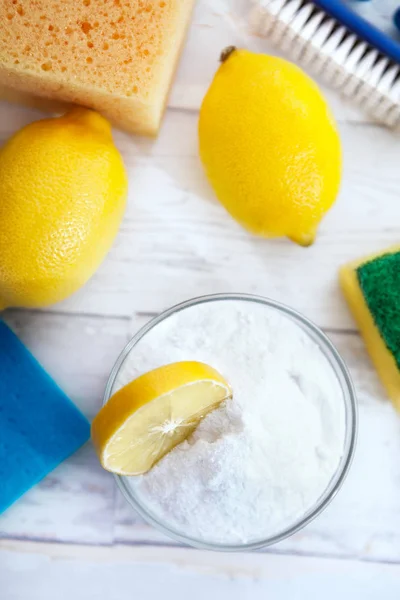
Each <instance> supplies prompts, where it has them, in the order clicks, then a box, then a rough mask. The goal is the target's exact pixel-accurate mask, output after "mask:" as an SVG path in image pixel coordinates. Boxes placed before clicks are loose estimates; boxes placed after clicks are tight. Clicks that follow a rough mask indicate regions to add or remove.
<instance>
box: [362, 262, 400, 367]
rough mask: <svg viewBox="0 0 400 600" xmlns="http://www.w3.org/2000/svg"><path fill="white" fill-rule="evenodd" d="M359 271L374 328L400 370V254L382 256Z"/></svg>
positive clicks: (365, 264)
mask: <svg viewBox="0 0 400 600" xmlns="http://www.w3.org/2000/svg"><path fill="white" fill-rule="evenodd" d="M356 271H357V277H358V281H359V284H360V287H361V290H362V293H363V296H364V299H365V302H366V303H367V305H368V308H369V310H370V312H371V315H372V318H373V320H374V322H375V325H376V327H377V328H378V329H379V331H380V334H381V336H382V338H383V340H384V342H385V344H386V346H387V347H388V349H389V350H390V352H391V354H392V355H393V358H394V359H395V361H396V364H397V366H398V368H399V369H400V252H395V253H394V254H383V255H382V256H380V257H379V258H375V259H374V260H371V261H369V262H366V263H364V264H363V265H360V266H359V267H358V269H357V270H356Z"/></svg>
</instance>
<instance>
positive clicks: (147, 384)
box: [92, 362, 232, 475]
mask: <svg viewBox="0 0 400 600" xmlns="http://www.w3.org/2000/svg"><path fill="white" fill-rule="evenodd" d="M231 396H232V390H231V388H230V386H229V384H228V383H227V382H226V381H225V379H224V378H223V377H222V375H220V374H219V373H218V371H216V370H215V369H213V368H212V367H210V366H208V365H206V364H204V363H200V362H177V363H173V364H170V365H165V366H163V367H160V368H158V369H155V370H154V371H150V372H149V373H146V374H145V375H142V376H141V377H138V379H135V380H134V381H132V382H131V383H129V384H128V385H126V386H125V387H123V388H122V389H120V390H119V391H118V392H116V394H114V395H113V396H112V397H111V398H110V400H109V401H108V402H107V404H105V405H104V406H103V408H102V409H101V410H100V412H99V413H98V415H97V416H96V417H95V419H94V421H93V423H92V440H93V443H94V446H95V448H96V451H97V454H98V456H99V458H100V462H101V464H102V466H103V467H104V468H105V469H107V471H112V472H113V473H119V474H120V475H140V474H142V473H146V471H148V470H149V469H151V467H152V466H153V465H154V464H155V463H156V462H157V461H159V460H160V459H161V458H162V457H163V456H164V455H165V454H167V452H169V451H170V450H172V448H174V447H175V446H176V445H177V444H180V443H181V442H183V441H184V440H185V439H186V438H187V437H188V436H189V435H190V434H191V433H192V432H193V431H194V430H195V429H196V427H197V426H198V425H199V423H200V421H201V420H202V418H203V417H205V416H206V415H207V414H208V413H209V412H210V411H211V410H213V409H214V408H217V407H218V406H219V404H221V402H223V401H224V400H226V399H228V398H230V397H231Z"/></svg>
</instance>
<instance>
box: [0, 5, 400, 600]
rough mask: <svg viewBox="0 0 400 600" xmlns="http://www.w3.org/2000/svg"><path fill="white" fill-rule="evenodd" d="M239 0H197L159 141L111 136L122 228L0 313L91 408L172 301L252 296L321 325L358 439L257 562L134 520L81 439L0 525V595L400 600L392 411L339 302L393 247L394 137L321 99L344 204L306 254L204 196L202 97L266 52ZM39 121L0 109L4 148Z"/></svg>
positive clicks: (396, 442)
mask: <svg viewBox="0 0 400 600" xmlns="http://www.w3.org/2000/svg"><path fill="white" fill-rule="evenodd" d="M245 14H246V2H243V1H240V0H232V1H229V0H218V1H212V0H208V1H207V0H199V1H198V3H197V8H196V12H195V15H194V19H193V24H192V27H191V30H190V33H189V39H188V42H187V45H186V48H185V51H184V54H183V58H182V61H181V65H180V69H179V72H178V75H177V78H176V82H175V85H174V87H173V90H172V94H171V98H170V102H169V106H168V109H167V112H166V117H165V121H164V125H163V128H162V131H161V133H160V136H159V138H158V139H157V140H155V141H151V140H147V139H140V138H133V137H131V136H129V135H127V134H124V133H121V132H117V131H116V132H115V140H116V143H117V145H118V147H119V148H120V150H121V152H122V154H123V157H124V160H125V162H126V165H127V167H128V170H129V179H130V192H129V202H128V209H127V212H126V215H125V219H124V222H123V224H122V227H121V230H120V232H119V235H118V238H117V240H116V242H115V244H114V247H113V249H112V251H111V252H110V254H109V256H108V258H107V259H106V261H105V263H104V264H103V265H102V267H101V268H100V269H99V271H98V272H97V273H96V275H95V276H94V277H93V279H92V280H91V281H90V282H89V283H88V284H87V285H86V286H85V287H84V288H83V289H82V290H81V291H80V292H78V293H77V294H76V295H75V296H74V297H72V298H71V299H69V300H68V301H66V302H64V303H62V304H59V305H57V306H54V307H52V308H51V309H49V310H46V311H22V310H12V311H7V312H6V314H5V315H4V318H5V320H6V321H7V322H8V323H9V324H10V325H11V326H12V327H13V328H14V329H15V331H16V332H17V333H18V335H19V336H20V338H21V339H22V340H23V341H24V343H25V344H26V345H27V346H28V347H29V348H30V349H31V350H32V352H33V353H34V354H35V356H37V358H38V359H39V360H40V361H41V363H42V364H43V366H44V367H45V368H46V369H47V370H48V371H49V373H50V374H51V375H52V376H53V377H54V378H55V379H56V381H57V382H58V383H59V384H60V385H61V387H63V389H64V390H65V391H66V392H67V393H68V394H69V395H70V396H71V398H72V399H73V400H74V401H75V402H76V404H77V405H78V406H79V407H80V408H81V409H82V410H83V412H84V413H85V414H86V415H87V416H88V417H89V418H92V417H93V415H94V414H95V413H96V411H97V410H98V409H99V407H100V405H101V402H102V395H103V392H104V387H105V383H106V380H107V377H108V374H109V372H110V370H111V368H112V366H113V363H114V362H115V360H116V358H117V356H118V354H119V352H120V351H121V350H122V348H123V347H124V345H125V344H126V342H127V341H128V339H129V337H130V336H131V335H132V334H133V333H134V332H135V331H137V330H138V329H139V328H140V327H141V326H142V325H144V324H145V323H146V322H147V321H148V320H149V319H150V318H151V317H152V316H154V315H156V314H158V313H159V312H160V311H161V310H163V309H165V308H167V307H169V306H171V305H172V304H174V303H176V302H178V301H181V300H185V299H188V298H190V297H193V296H197V295H202V294H208V293H214V292H248V293H256V294H261V295H264V296H269V297H271V298H274V299H275V300H280V301H282V302H284V303H287V304H290V305H292V306H293V307H294V308H296V309H298V310H300V311H301V312H303V313H305V314H306V315H307V316H308V317H309V318H310V319H312V320H313V321H315V322H316V323H317V324H318V325H320V326H321V327H322V328H323V329H324V330H325V331H326V332H327V333H328V335H329V336H330V337H331V339H332V341H333V342H334V344H335V345H336V346H337V348H338V350H339V352H340V353H341V355H342V356H343V358H344V359H345V361H346V362H347V364H348V366H349V369H350V371H351V374H352V376H353V379H354V383H355V386H356V390H357V394H358V400H359V409H360V426H359V441H358V448H357V453H356V457H355V461H354V465H353V467H352V469H351V472H350V475H349V477H348V479H347V480H346V482H345V485H344V486H343V489H342V490H341V492H340V493H339V494H338V496H337V498H336V499H335V500H334V502H333V503H332V504H331V506H330V507H329V508H328V509H327V510H326V511H325V512H324V513H323V514H322V515H321V516H320V517H319V518H318V519H316V520H315V521H314V522H313V523H312V524H310V525H309V526H308V527H307V528H305V529H304V530H303V531H301V532H299V533H298V534H297V535H295V536H293V537H292V538H290V539H288V540H286V541H285V542H282V543H281V544H279V545H277V546H274V547H272V548H268V549H266V550H264V551H263V552H260V553H257V554H250V553H249V554H244V555H224V554H218V555H215V554H211V553H205V552H198V551H194V550H190V549H187V548H182V547H179V546H178V545H177V544H176V543H175V542H173V541H171V540H169V539H167V538H166V537H164V536H163V535H161V534H160V533H158V532H157V531H156V530H154V529H153V528H152V527H150V526H148V525H146V524H145V523H144V522H143V521H142V520H141V518H140V517H139V516H137V515H136V514H135V513H134V512H133V511H132V510H131V509H130V507H129V506H128V505H127V504H126V503H125V501H124V499H123V498H122V496H121V495H120V493H119V492H118V490H117V489H116V486H115V483H114V480H113V477H112V476H111V475H110V474H108V473H106V472H105V471H103V470H102V469H101V468H100V466H99V465H98V462H97V459H96V457H95V455H94V452H93V449H92V447H91V446H90V444H88V445H87V446H86V447H84V448H82V449H81V450H80V451H79V452H78V453H76V454H75V455H74V456H73V457H72V458H71V459H70V460H68V461H66V462H65V463H64V464H62V465H61V466H60V467H59V468H58V469H56V470H55V471H54V472H53V473H52V474H51V475H49V476H48V477H47V478H46V479H45V480H44V481H43V482H42V483H41V484H40V485H38V486H36V487H35V488H34V489H33V490H31V491H30V492H29V493H28V494H26V495H25V497H24V498H23V499H21V500H20V501H19V502H18V503H16V504H15V505H14V506H13V507H12V508H11V509H10V510H8V511H7V513H6V514H4V515H3V516H1V517H0V538H1V539H0V599H1V600H25V599H28V598H29V599H30V600H36V599H37V600H39V599H40V600H50V599H53V598H56V599H57V600H67V599H68V600H69V599H71V598H75V599H76V600H81V599H85V600H87V599H89V600H91V599H92V598H93V599H96V600H103V599H104V600H105V599H107V600H108V599H112V600H114V599H115V600H119V599H121V600H124V599H125V598H134V597H135V598H140V599H141V600H142V599H143V600H147V599H155V598H158V597H159V596H160V595H161V594H163V595H164V596H165V595H166V596H167V597H168V598H169V597H171V598H172V597H173V598H174V599H177V598H178V599H179V598H186V597H187V596H188V595H190V597H191V598H192V599H193V600H196V599H197V598H199V599H200V598H203V597H205V596H206V595H210V594H211V597H218V595H219V597H223V598H229V599H232V600H236V599H243V598H254V599H258V598H260V599H261V598H265V597H267V596H266V595H267V594H269V597H271V598H274V599H275V598H277V599H301V600H302V599H303V598H304V599H305V598H317V597H323V598H325V599H327V600H330V599H331V598H332V599H333V598H335V599H336V598H337V597H340V598H344V599H347V598H348V599H350V598H351V599H352V600H353V599H358V598H360V599H361V598H362V599H363V600H366V599H375V598H385V600H392V598H393V599H395V598H396V599H398V598H399V597H400V418H399V416H398V415H397V414H396V413H395V411H394V410H393V408H392V407H391V405H390V403H389V402H388V401H387V399H386V398H385V394H384V392H383V390H382V388H381V386H380V384H379V381H378V380H377V377H376V374H375V371H374V370H373V368H372V366H371V364H370V361H369V359H368V356H367V354H366V352H365V349H364V346H363V343H362V341H361V339H360V337H359V335H358V333H357V331H356V329H355V326H354V323H353V321H352V319H351V317H350V315H349V313H348V310H347V308H346V305H345V303H344V301H343V298H342V297H341V294H340V291H339V288H338V283H337V270H338V267H339V266H340V265H341V264H343V263H344V262H346V261H348V260H351V259H353V258H355V257H357V256H361V255H362V254H364V253H368V252H371V251H374V250H378V249H380V248H384V247H385V246H389V245H391V244H394V243H397V242H398V241H399V234H398V223H399V222H400V202H399V200H398V194H399V192H398V190H399V189H400V169H399V157H400V153H399V137H396V136H395V135H393V134H392V133H390V132H389V131H387V130H385V129H383V128H381V127H379V126H378V125H376V124H374V123H371V122H369V121H368V119H366V118H365V116H364V115H362V114H361V113H358V112H357V110H356V109H354V108H353V107H351V106H349V105H347V104H345V103H343V102H342V101H341V99H340V98H338V97H337V96H336V94H332V93H331V92H329V91H328V92H327V95H328V97H329V99H330V101H331V105H332V107H333V110H334V113H335V116H336V118H337V120H338V122H339V127H340V131H341V135H342V140H343V146H344V177H343V184H342V190H341V193H340V197H339V200H338V202H337V204H336V205H335V207H334V208H333V209H332V211H331V212H330V213H329V215H328V217H327V218H326V219H325V220H324V222H323V224H322V226H321V229H320V232H319V236H318V241H317V243H316V244H315V246H313V247H312V248H309V249H306V250H305V249H302V248H299V247H297V246H295V245H293V244H290V243H288V242H286V241H285V240H276V241H265V240H259V239H256V238H254V237H251V236H250V235H248V234H247V233H246V232H244V231H243V230H242V229H241V228H240V227H239V226H238V225H237V224H236V223H235V222H233V221H232V220H231V218H230V217H229V216H228V215H227V214H226V213H225V211H224V210H223V208H222V207H221V206H220V205H219V204H218V203H217V202H216V200H215V198H214V196H213V193H212V191H211V190H210V188H209V186H208V184H207V182H206V180H205V177H204V174H203V171H202V169H201V166H200V164H199V159H198V153H197V119H198V109H199V106H200V103H201V99H202V97H203V95H204V93H205V90H206V89H207V86H208V84H209V82H210V79H211V77H212V75H213V72H214V71H215V68H216V66H217V60H218V54H219V52H220V50H221V48H223V47H224V46H226V45H228V44H232V43H235V44H237V45H240V46H247V47H249V48H252V49H254V50H259V51H261V50H262V51H268V49H269V47H268V43H267V41H266V40H263V39H261V38H258V37H257V36H254V35H253V34H252V33H251V31H250V30H249V27H248V24H247V22H246V19H245ZM40 117H41V114H40V113H38V112H35V111H30V110H27V109H24V108H21V107H18V106H12V105H6V104H2V105H1V106H0V140H5V139H6V138H7V137H8V136H9V135H10V134H12V133H13V132H14V131H15V130H17V129H18V128H19V127H21V126H22V125H24V124H26V123H29V122H30V121H32V120H33V119H36V118H40Z"/></svg>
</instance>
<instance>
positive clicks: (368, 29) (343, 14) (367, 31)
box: [313, 0, 400, 63]
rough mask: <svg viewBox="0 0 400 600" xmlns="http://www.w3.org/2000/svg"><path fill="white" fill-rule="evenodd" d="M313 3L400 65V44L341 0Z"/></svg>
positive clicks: (317, 0) (324, 0)
mask: <svg viewBox="0 0 400 600" xmlns="http://www.w3.org/2000/svg"><path fill="white" fill-rule="evenodd" d="M313 2H314V4H316V5H317V6H319V7H320V8H322V10H324V11H325V12H326V13H328V14H329V15H330V16H331V17H333V18H334V19H336V20H337V21H339V23H342V24H343V25H345V26H346V27H347V28H348V29H350V30H351V31H353V32H354V33H355V34H356V35H358V36H359V37H360V38H363V39H364V40H366V41H367V42H369V43H370V44H371V45H372V46H375V48H377V49H378V50H380V51H381V52H382V53H383V54H386V56H389V57H390V58H391V59H393V60H394V61H395V62H397V63H400V43H399V42H396V40H394V39H392V38H391V37H389V36H387V35H385V34H384V33H383V32H382V31H380V30H379V29H377V28H376V27H374V26H373V25H371V23H369V22H368V21H366V20H365V19H363V18H362V17H360V16H359V15H358V14H357V13H355V12H354V11H352V10H351V8H348V7H347V6H346V5H345V4H343V3H342V2H340V0H313Z"/></svg>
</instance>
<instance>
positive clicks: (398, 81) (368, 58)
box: [251, 0, 400, 128]
mask: <svg viewBox="0 0 400 600" xmlns="http://www.w3.org/2000/svg"><path fill="white" fill-rule="evenodd" d="M253 3H254V8H253V11H252V14H251V21H252V23H253V25H254V26H255V27H256V29H257V31H258V32H259V33H260V35H262V36H264V37H266V38H268V40H269V41H270V42H271V43H272V44H274V45H275V46H276V47H277V48H279V49H280V50H282V51H283V52H284V53H285V52H286V53H287V54H288V55H289V57H290V58H291V60H293V61H294V62H297V63H299V64H300V65H302V66H303V67H304V68H305V69H308V70H310V71H311V72H312V73H313V74H314V75H316V76H320V77H322V79H323V80H324V81H325V82H326V83H327V84H329V85H331V86H332V87H334V88H336V89H338V90H340V91H341V93H342V94H343V95H344V96H347V97H350V98H352V99H353V100H354V102H355V103H357V104H358V105H359V106H360V107H361V108H362V109H363V110H365V111H366V112H367V113H369V114H370V115H371V116H372V117H373V118H374V119H376V120H377V121H379V122H381V123H383V124H385V125H387V126H388V127H391V128H399V127H400V65H399V63H400V43H398V42H397V41H395V39H394V38H391V37H390V36H388V35H386V34H385V33H384V32H383V31H380V30H379V29H377V28H375V27H374V26H373V25H372V24H370V23H369V22H368V21H365V20H364V19H363V18H362V17H360V16H359V15H358V14H357V13H356V12H353V11H352V10H351V9H350V8H349V7H348V6H347V5H346V4H344V3H343V2H340V1H338V0H315V1H311V0H253Z"/></svg>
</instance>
